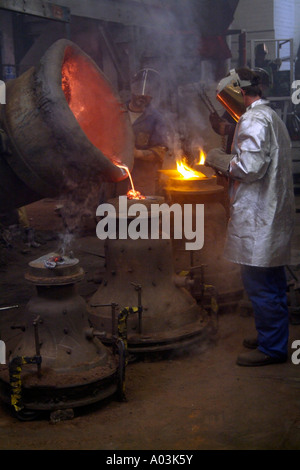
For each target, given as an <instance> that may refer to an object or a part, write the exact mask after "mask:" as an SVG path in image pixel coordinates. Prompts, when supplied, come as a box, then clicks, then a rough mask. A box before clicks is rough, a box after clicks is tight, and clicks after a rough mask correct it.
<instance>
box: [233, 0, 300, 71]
mask: <svg viewBox="0 0 300 470" xmlns="http://www.w3.org/2000/svg"><path fill="white" fill-rule="evenodd" d="M299 14H300V0H240V2H239V4H238V7H237V9H236V12H235V17H234V21H233V22H232V24H231V29H242V30H244V31H246V33H247V57H249V59H250V42H251V40H256V39H293V40H294V50H293V54H294V57H295V56H296V53H297V49H298V47H299V42H300V24H299V21H298V19H299ZM230 46H231V49H232V52H233V60H232V62H233V64H232V65H233V66H235V65H236V58H237V47H238V44H237V40H236V38H233V39H232V41H231V44H230ZM268 48H269V52H270V55H274V54H275V48H274V46H272V44H271V43H268ZM288 55H289V47H288V46H283V48H282V50H281V56H282V57H286V56H288ZM288 66H289V64H288V62H286V61H284V63H283V66H282V69H284V68H288Z"/></svg>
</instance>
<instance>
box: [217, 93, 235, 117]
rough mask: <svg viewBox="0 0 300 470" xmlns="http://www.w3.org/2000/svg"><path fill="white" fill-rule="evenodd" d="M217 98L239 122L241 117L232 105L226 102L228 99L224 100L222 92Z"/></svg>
mask: <svg viewBox="0 0 300 470" xmlns="http://www.w3.org/2000/svg"><path fill="white" fill-rule="evenodd" d="M217 99H218V100H219V101H220V103H222V104H223V106H224V107H225V108H226V109H227V111H228V112H229V114H231V116H232V117H233V119H234V120H235V121H236V122H238V120H239V119H240V116H239V115H238V114H237V113H236V112H235V111H234V110H233V109H232V108H230V106H229V105H228V104H227V103H226V101H224V100H223V98H222V97H221V96H220V94H218V95H217Z"/></svg>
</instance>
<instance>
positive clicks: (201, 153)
mask: <svg viewBox="0 0 300 470" xmlns="http://www.w3.org/2000/svg"><path fill="white" fill-rule="evenodd" d="M205 159H206V155H205V153H204V151H203V150H202V149H200V150H199V161H198V163H197V165H204V163H205Z"/></svg>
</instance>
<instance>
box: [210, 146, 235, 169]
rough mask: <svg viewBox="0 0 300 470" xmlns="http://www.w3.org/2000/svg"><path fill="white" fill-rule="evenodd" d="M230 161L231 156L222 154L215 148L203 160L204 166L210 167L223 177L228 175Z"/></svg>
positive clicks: (222, 151)
mask: <svg viewBox="0 0 300 470" xmlns="http://www.w3.org/2000/svg"><path fill="white" fill-rule="evenodd" d="M231 159H232V155H229V154H228V153H226V152H224V150H223V149H220V148H216V149H212V150H210V151H209V152H208V154H207V155H206V159H205V165H207V166H210V167H211V168H213V169H214V170H216V171H217V172H218V173H222V174H223V175H226V176H228V175H229V163H230V160H231Z"/></svg>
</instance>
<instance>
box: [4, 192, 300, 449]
mask: <svg viewBox="0 0 300 470" xmlns="http://www.w3.org/2000/svg"><path fill="white" fill-rule="evenodd" d="M27 214H28V217H29V220H30V224H31V225H32V226H33V227H34V228H35V230H36V234H37V239H38V241H39V246H37V247H30V248H29V247H27V245H22V244H17V245H13V246H12V248H10V249H9V250H7V252H6V253H5V255H4V259H2V260H1V261H2V263H1V266H0V269H1V280H0V288H1V306H8V305H19V307H18V308H15V309H11V310H2V311H1V312H0V332H1V335H2V338H3V339H5V338H6V336H5V335H15V336H13V337H12V341H13V340H15V339H17V335H18V334H21V333H20V332H18V331H16V330H13V332H12V330H9V327H8V325H9V324H10V323H11V322H14V323H16V322H17V321H18V317H19V315H20V312H21V311H22V307H23V306H24V305H25V304H26V303H27V301H28V299H29V298H30V296H31V295H32V293H33V287H32V286H31V285H29V284H28V283H27V282H25V280H24V273H25V271H26V268H27V264H28V262H29V261H32V260H33V259H36V258H38V257H39V256H41V255H44V254H46V253H50V252H52V251H54V250H55V249H56V248H57V243H58V237H57V234H58V233H59V232H60V231H61V230H62V229H63V226H62V220H61V217H59V212H58V211H57V210H56V202H55V201H53V200H50V199H47V200H43V201H39V202H38V203H34V204H32V205H30V206H28V207H27ZM88 224H89V223H88V222H87V225H88ZM99 243H100V242H99V241H98V239H96V237H95V236H93V235H92V234H91V232H89V226H88V227H87V230H86V235H84V234H83V235H82V236H81V237H79V238H78V239H77V240H75V241H74V245H73V250H74V253H75V254H76V257H78V258H79V259H80V262H81V265H82V266H83V268H84V270H85V273H86V276H85V280H84V281H83V282H82V283H81V284H80V286H79V293H80V294H81V295H83V296H84V297H86V298H88V296H89V295H91V294H92V292H94V291H95V290H96V289H97V285H98V284H97V282H98V279H99V276H100V277H101V271H102V272H103V269H104V266H103V258H101V257H99V256H97V253H98V254H99V253H101V250H99ZM97 250H98V251H97ZM294 256H295V266H294V267H295V272H296V273H297V269H298V267H299V266H298V265H299V264H300V214H299V213H297V227H296V231H295V236H294ZM298 258H299V259H298ZM294 323H295V322H293V323H291V324H290V350H289V351H290V357H289V359H288V361H287V363H285V364H276V365H268V366H264V367H256V368H247V367H240V366H237V365H236V357H237V354H238V353H239V352H241V351H243V350H244V348H243V346H242V341H243V338H244V337H245V336H249V335H251V334H253V332H254V322H253V317H252V315H251V313H245V312H241V311H240V310H239V309H233V310H232V309H230V310H229V311H228V312H226V311H225V312H223V313H222V314H221V315H220V316H219V322H218V330H217V333H216V334H214V335H212V336H211V337H208V338H206V339H205V340H203V341H200V343H199V344H197V345H195V346H193V347H192V348H191V349H190V350H187V351H176V352H174V353H172V354H168V355H167V356H165V357H160V358H155V359H153V360H151V358H149V357H148V358H143V360H137V361H135V362H132V363H130V364H129V365H128V366H127V369H126V381H125V385H126V401H118V400H117V398H116V397H114V396H113V397H109V398H107V399H105V400H104V401H102V402H99V403H97V404H95V405H92V406H90V407H84V408H80V409H76V410H75V415H74V417H73V419H70V420H61V421H59V422H56V423H55V424H53V423H52V422H51V420H49V419H48V418H47V417H45V416H43V417H40V418H39V419H36V420H33V421H27V422H23V421H20V420H18V419H17V418H16V417H15V416H14V414H13V413H12V410H11V408H8V407H7V406H6V405H4V404H0V449H1V450H106V451H111V452H112V454H111V455H113V452H114V451H115V452H117V451H124V450H128V451H138V450H151V451H154V450H157V451H159V450H175V451H199V450H262V449H265V450H298V449H300V406H299V405H300V364H299V365H296V364H293V362H292V360H291V355H292V352H293V350H292V348H291V344H292V342H293V341H294V340H300V324H294ZM296 323H297V322H296ZM178 453H180V452H178ZM181 453H182V452H181ZM129 455H130V454H129Z"/></svg>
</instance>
